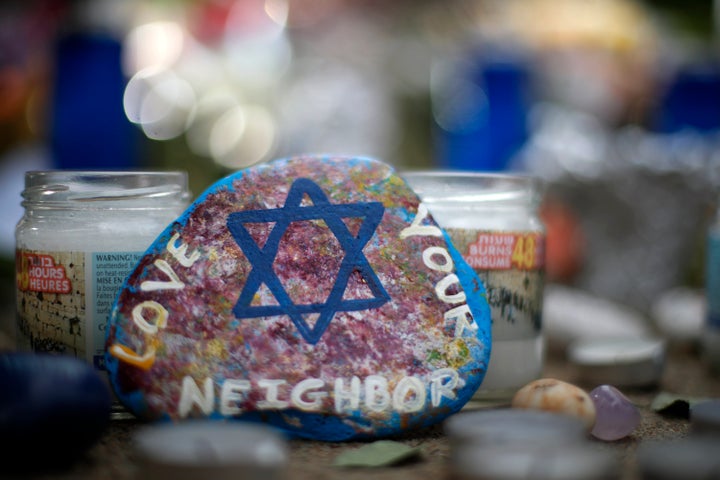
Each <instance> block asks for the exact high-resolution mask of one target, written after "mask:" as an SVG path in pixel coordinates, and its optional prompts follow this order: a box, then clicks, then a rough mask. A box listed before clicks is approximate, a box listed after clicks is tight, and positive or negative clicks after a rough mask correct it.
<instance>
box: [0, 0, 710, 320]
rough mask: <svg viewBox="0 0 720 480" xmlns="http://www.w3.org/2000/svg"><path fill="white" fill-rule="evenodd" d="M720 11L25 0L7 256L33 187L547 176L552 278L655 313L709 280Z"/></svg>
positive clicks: (6, 141)
mask: <svg viewBox="0 0 720 480" xmlns="http://www.w3.org/2000/svg"><path fill="white" fill-rule="evenodd" d="M719 3H720V2H713V1H710V0H702V1H701V0H684V1H677V0H652V1H651V0H645V1H640V0H636V1H632V0H442V1H440V0H393V1H380V0H185V1H181V0H175V1H173V0H144V1H139V0H123V1H115V0H83V1H80V0H21V1H15V0H4V1H3V2H0V124H1V126H0V195H2V205H3V208H2V209H0V227H1V228H2V230H1V231H0V257H1V258H2V265H3V266H2V277H3V288H2V305H3V310H5V312H3V313H4V314H6V315H12V310H13V306H12V305H13V301H14V300H13V298H14V283H13V271H14V268H13V261H14V237H13V230H14V227H15V224H16V222H17V221H18V220H19V218H20V217H21V216H22V207H21V206H20V192H21V190H22V184H23V174H24V172H25V171H26V170H33V169H50V168H63V169H136V168H142V169H145V168H149V169H182V170H186V171H188V172H189V175H190V187H191V189H192V191H193V193H194V194H195V195H197V194H199V193H201V192H202V191H203V190H204V189H205V188H206V187H208V186H209V185H210V184H211V183H213V182H214V181H215V180H217V179H219V178H221V177H222V176H225V175H227V174H229V173H231V172H232V171H234V170H237V169H240V168H243V167H246V166H249V165H252V164H255V163H258V162H262V161H266V160H270V159H273V158H278V157H283V156H288V155H293V154H297V153H338V154H350V155H369V156H374V157H377V158H380V159H382V160H384V161H386V162H388V163H390V164H392V165H394V166H395V167H396V168H397V169H399V170H411V169H428V168H452V169H463V170H478V171H498V172H503V171H504V172H525V173H531V174H533V175H537V176H539V177H541V178H542V179H543V180H544V181H545V183H546V196H545V201H544V204H543V206H542V214H543V218H544V219H545V221H546V224H547V227H548V259H547V262H548V263H547V274H548V280H550V281H551V282H556V283H560V284H565V285H571V286H574V287H578V288H580V289H583V290H585V291H588V292H591V293H592V294H594V295H597V296H598V297H603V298H608V299H611V300H613V301H617V302H620V303H623V304H626V305H629V306H631V307H633V308H636V309H638V310H639V311H641V312H650V311H651V310H652V308H653V305H654V304H655V302H656V301H657V300H658V298H659V297H660V296H661V295H663V294H664V293H666V292H667V291H669V290H672V289H674V288H677V287H689V288H702V285H703V262H704V255H705V236H706V232H707V229H708V227H709V225H710V223H711V222H712V221H713V216H714V210H715V204H716V193H717V191H718V186H719V184H720V148H718V147H719V146H720V68H719V67H720V62H719V61H718V60H719V58H718V57H719V54H720V45H719V44H718V40H719V39H720V38H719V37H718V27H719V22H720V6H719V5H718V4H719Z"/></svg>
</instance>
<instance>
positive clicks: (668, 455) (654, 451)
mask: <svg viewBox="0 0 720 480" xmlns="http://www.w3.org/2000/svg"><path fill="white" fill-rule="evenodd" d="M718 452H720V440H718V439H705V438H690V437H688V438H683V439H676V440H655V441H649V442H645V443H642V444H641V445H640V446H639V447H638V450H637V463H638V470H639V473H640V478H642V479H643V480H676V479H678V478H682V479H683V480H707V479H709V478H718V473H719V472H720V457H718Z"/></svg>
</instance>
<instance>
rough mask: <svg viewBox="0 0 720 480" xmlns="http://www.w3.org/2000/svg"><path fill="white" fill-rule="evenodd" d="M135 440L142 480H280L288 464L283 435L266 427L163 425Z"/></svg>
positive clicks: (204, 422)
mask: <svg viewBox="0 0 720 480" xmlns="http://www.w3.org/2000/svg"><path fill="white" fill-rule="evenodd" d="M133 440H134V442H133V446H134V453H135V455H136V457H137V459H138V476H137V478H138V480H157V479H165V478H168V479H169V478H172V479H173V480H191V479H192V480H195V479H198V478H207V479H212V480H226V479H227V480H245V479H258V478H262V479H263V480H276V479H280V478H284V476H285V469H286V467H287V463H288V460H289V450H288V446H287V440H286V439H285V437H284V436H282V434H281V433H280V432H279V431H278V430H276V429H274V428H273V427H270V426H268V425H264V424H253V423H246V422H240V421H234V422H221V421H212V420H190V421H187V422H184V423H180V424H174V423H164V424H158V425H151V426H146V427H144V428H142V429H140V430H139V431H138V432H136V433H135V435H134V437H133Z"/></svg>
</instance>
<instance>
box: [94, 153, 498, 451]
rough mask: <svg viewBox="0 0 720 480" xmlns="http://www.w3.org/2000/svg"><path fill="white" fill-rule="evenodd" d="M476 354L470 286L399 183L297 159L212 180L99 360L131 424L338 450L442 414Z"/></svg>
mask: <svg viewBox="0 0 720 480" xmlns="http://www.w3.org/2000/svg"><path fill="white" fill-rule="evenodd" d="M128 228H132V227H131V226H128ZM490 346H491V345H490V316H489V307H488V305H487V302H486V299H485V290H484V287H483V285H482V283H481V282H480V280H479V279H478V277H477V276H476V275H475V273H474V272H473V270H472V268H470V267H469V266H468V265H467V264H466V263H465V262H464V261H463V259H462V257H461V256H460V254H459V253H458V252H457V251H456V250H455V248H454V247H453V246H452V243H451V241H450V239H449V237H448V235H447V234H446V233H445V232H444V231H443V230H441V229H440V228H439V227H438V226H437V223H436V222H435V220H434V219H433V218H432V217H431V216H430V215H429V214H428V212H427V209H426V208H425V207H424V205H422V204H421V203H420V200H419V198H418V197H417V195H416V194H415V193H414V192H413V191H412V190H411V189H410V188H409V187H408V185H407V184H406V183H405V182H404V181H403V180H402V178H401V177H399V176H398V175H397V174H396V173H395V172H394V170H393V169H392V168H391V167H390V166H388V165H386V164H384V163H382V162H379V161H377V160H374V159H367V158H345V157H343V158H335V157H317V156H305V157H294V158H289V159H280V160H276V161H273V162H269V163H266V164H262V165H256V166H253V167H250V168H248V169H245V170H242V171H239V172H236V173H235V174H233V175H230V176H228V177H226V178H224V179H222V180H220V181H218V182H217V183H215V184H214V185H212V186H211V187H210V188H209V189H208V190H207V191H206V192H204V193H203V194H202V195H201V196H200V198H199V199H198V200H197V201H195V202H194V203H193V204H192V205H191V206H190V207H189V208H188V210H187V211H186V212H185V213H184V214H183V215H182V216H180V217H179V218H178V219H177V220H176V221H175V222H173V223H172V224H171V225H169V226H168V227H167V229H166V230H165V231H164V232H163V233H162V234H161V235H160V236H159V237H158V238H157V239H156V241H155V242H154V243H153V245H152V246H151V247H150V248H149V249H148V250H147V252H146V253H145V255H144V257H143V258H142V259H141V261H140V263H139V264H138V266H137V267H136V268H135V270H134V271H133V272H132V273H131V274H130V275H129V276H128V278H127V279H126V280H125V283H124V285H123V287H122V289H121V291H120V292H119V294H118V297H117V299H116V301H115V305H114V307H113V310H112V313H111V316H110V320H109V328H108V332H107V345H106V347H107V355H106V361H107V368H108V371H109V375H110V379H111V383H112V385H113V388H114V390H115V393H116V395H117V397H118V399H119V400H120V401H121V402H122V403H123V404H124V405H125V406H126V407H127V408H128V409H129V410H130V411H131V412H132V413H133V414H135V415H136V416H137V417H139V418H141V419H146V420H161V419H164V420H170V421H181V420H183V419H187V418H199V417H200V418H204V417H209V418H217V419H230V418H232V419H238V420H246V421H256V422H265V423H269V424H272V425H275V426H278V427H280V428H282V429H283V430H285V431H286V432H288V433H290V434H293V435H296V436H300V437H305V438H313V439H319V440H331V441H335V440H338V441H339V440H348V439H360V438H377V437H383V436H388V435H394V434H397V433H400V432H403V431H406V430H410V429H414V428H420V427H424V426H427V425H431V424H434V423H437V422H440V421H442V420H443V419H444V418H446V417H447V416H449V415H451V414H452V413H455V412H457V411H458V410H460V408H461V407H462V406H463V405H464V404H465V403H466V402H467V400H468V399H469V398H470V397H471V396H472V394H473V392H475V390H477V388H478V387H479V386H480V384H481V382H482V380H483V377H484V375H485V371H486V368H487V363H488V360H489V355H490Z"/></svg>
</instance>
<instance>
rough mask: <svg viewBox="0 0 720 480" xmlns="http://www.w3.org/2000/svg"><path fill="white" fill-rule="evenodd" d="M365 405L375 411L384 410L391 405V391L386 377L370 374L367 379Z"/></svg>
mask: <svg viewBox="0 0 720 480" xmlns="http://www.w3.org/2000/svg"><path fill="white" fill-rule="evenodd" d="M365 405H366V406H367V408H368V409H370V410H372V411H373V412H382V411H383V410H385V409H387V408H388V407H389V406H390V392H388V383H387V379H386V378H385V377H381V376H380V375H370V376H368V377H367V378H366V379H365Z"/></svg>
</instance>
